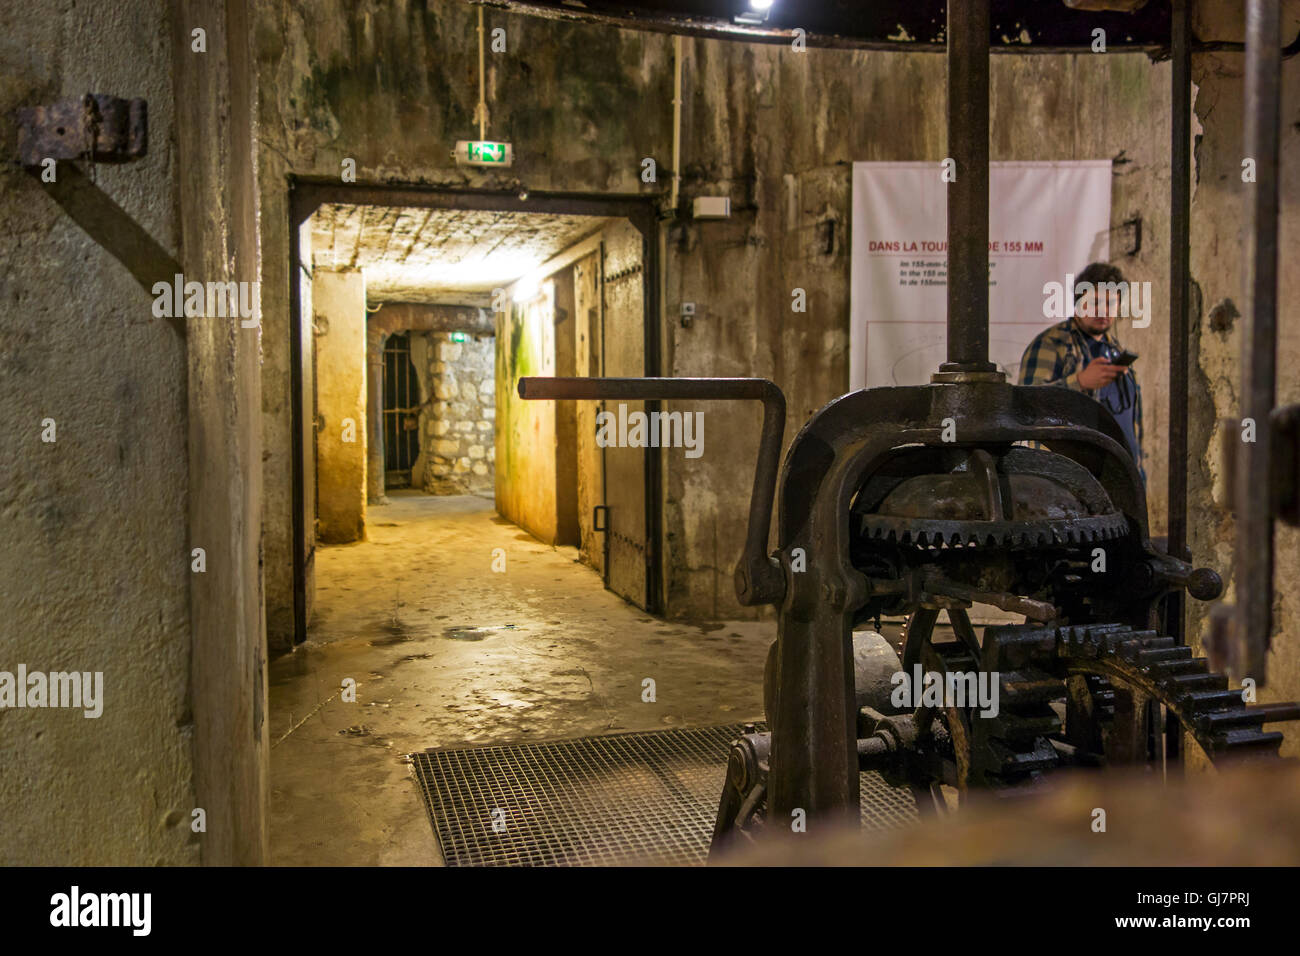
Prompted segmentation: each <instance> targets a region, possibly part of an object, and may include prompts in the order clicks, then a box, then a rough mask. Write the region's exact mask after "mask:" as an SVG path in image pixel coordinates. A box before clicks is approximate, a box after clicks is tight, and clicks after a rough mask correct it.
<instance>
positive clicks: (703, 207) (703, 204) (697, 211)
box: [691, 196, 731, 219]
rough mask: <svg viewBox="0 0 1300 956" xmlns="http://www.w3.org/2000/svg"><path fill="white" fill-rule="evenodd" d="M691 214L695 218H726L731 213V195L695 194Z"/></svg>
mask: <svg viewBox="0 0 1300 956" xmlns="http://www.w3.org/2000/svg"><path fill="white" fill-rule="evenodd" d="M691 215H692V216H693V217H694V218H696V219H726V218H728V217H729V216H730V215H731V197H730V196H696V197H695V200H694V202H693V204H692V205H691Z"/></svg>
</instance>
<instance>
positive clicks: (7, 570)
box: [0, 0, 266, 865]
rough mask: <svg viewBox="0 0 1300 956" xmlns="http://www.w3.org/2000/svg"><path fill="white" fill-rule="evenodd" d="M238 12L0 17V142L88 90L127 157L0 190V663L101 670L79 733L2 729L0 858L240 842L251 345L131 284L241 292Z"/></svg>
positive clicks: (249, 691)
mask: <svg viewBox="0 0 1300 956" xmlns="http://www.w3.org/2000/svg"><path fill="white" fill-rule="evenodd" d="M246 13H247V10H246V5H245V4H243V3H241V2H238V0H235V2H230V3H215V2H197V0H196V2H182V3H178V4H168V3H161V2H158V0H123V2H121V3H115V4H111V5H98V6H96V5H91V6H80V7H78V8H77V9H76V10H75V11H73V10H71V9H70V8H68V7H67V6H66V5H65V4H62V3H47V2H36V3H30V4H26V5H24V6H23V8H22V10H21V11H18V10H14V11H7V12H6V18H5V21H6V22H5V30H4V40H3V42H2V43H0V130H2V132H3V138H4V140H5V141H6V142H8V143H10V144H12V143H14V142H15V140H16V131H15V129H14V117H13V110H14V109H16V108H18V107H24V106H36V105H42V104H49V103H53V102H55V101H57V100H60V99H64V98H70V97H79V96H81V95H83V94H85V93H86V92H88V91H93V92H97V93H99V92H102V93H111V94H115V95H120V96H130V97H141V98H143V99H145V100H146V101H147V103H148V111H149V148H148V154H147V156H146V157H144V158H143V159H139V160H137V161H135V162H132V163H129V164H125V165H122V166H105V165H102V164H101V165H98V166H97V167H96V168H95V170H94V181H93V183H92V182H90V181H89V179H88V177H87V176H86V175H85V167H84V164H83V163H76V164H71V163H60V164H59V165H58V167H57V179H56V181H55V182H54V183H41V182H40V181H38V179H37V178H35V177H33V176H31V175H29V174H28V173H25V172H23V171H21V170H19V169H17V168H12V167H11V168H10V169H9V170H8V171H7V174H6V175H4V176H3V177H0V217H2V218H3V220H4V221H5V223H6V228H5V230H4V231H3V235H0V261H2V262H3V263H4V265H3V267H0V303H3V304H2V305H0V310H2V316H0V369H2V371H0V462H3V463H4V480H3V482H0V512H2V513H3V515H4V526H5V535H6V543H5V547H4V548H3V549H0V581H3V582H4V583H3V586H2V587H0V621H2V622H3V624H0V670H6V671H9V672H10V673H12V672H13V671H15V670H16V669H17V666H18V665H20V664H21V665H25V666H26V667H27V668H28V669H29V670H30V671H42V672H44V671H63V672H68V671H77V672H83V673H90V674H92V675H93V674H95V673H101V674H102V675H103V678H102V679H103V685H102V686H103V695H102V700H101V702H100V703H101V705H102V713H101V715H100V716H99V717H97V718H87V717H84V716H83V712H82V710H77V709H52V708H46V709H21V710H19V709H12V708H10V707H6V708H5V709H3V710H0V764H3V766H4V767H5V768H6V769H5V772H4V773H3V774H0V820H3V821H4V823H3V826H0V861H3V862H5V863H11V864H16V863H25V864H65V865H72V864H77V865H103V864H109V863H112V864H120V865H154V864H173V865H174V864H185V863H198V862H200V861H204V862H212V863H255V862H259V861H260V860H261V859H262V857H263V853H264V850H265V836H266V832H265V823H264V818H263V808H264V805H265V777H264V770H265V739H266V738H265V733H266V732H265V726H264V721H263V719H262V718H263V716H264V707H263V705H264V702H265V676H264V667H263V663H264V658H265V645H264V642H263V631H262V621H263V608H262V600H261V587H260V576H259V544H260V536H259V533H258V524H259V519H260V514H259V510H260V509H259V500H260V488H259V478H258V471H259V458H260V432H259V430H258V429H256V428H254V427H250V426H251V423H252V420H251V417H250V416H253V415H255V410H256V409H257V407H258V405H259V401H260V399H259V392H258V389H259V376H258V374H257V358H258V343H259V335H260V331H259V329H258V328H257V323H256V318H255V317H254V319H253V320H252V324H251V327H243V325H242V324H241V322H240V320H239V319H238V318H229V317H227V318H218V317H211V316H192V317H190V318H188V319H184V318H181V319H178V320H176V321H169V320H167V319H165V318H157V317H155V314H154V308H153V307H154V302H155V293H154V288H153V283H154V282H155V281H161V280H167V281H171V280H172V279H173V277H174V275H175V274H176V273H178V272H180V273H183V274H184V276H185V277H186V279H187V280H193V281H200V282H225V281H237V282H248V283H252V284H253V286H252V287H250V288H249V289H248V291H250V292H253V296H252V301H254V302H255V301H256V294H255V283H256V280H257V278H258V274H257V242H258V235H257V229H256V216H257V207H256V195H257V193H256V187H255V173H256V165H255V162H254V156H253V141H254V135H253V130H252V126H251V119H252V117H253V116H255V112H256V109H255V97H256V89H255V86H254V83H253V74H252V67H251V63H249V62H247V60H243V61H241V59H240V58H241V56H246V53H247V51H248V48H249V44H248V33H249V22H248V20H247V17H246ZM197 23H202V24H203V25H204V28H205V30H206V37H205V39H206V52H205V53H203V54H191V36H190V28H191V25H192V24H197ZM200 56H201V57H203V59H199V57H200ZM191 57H192V58H191ZM178 103H179V104H182V106H181V107H180V108H178V106H177V104H178ZM81 223H84V224H86V228H85V229H83V227H82V225H80V224H81ZM141 231H142V232H141ZM142 234H143V238H141V239H140V241H139V242H138V243H136V244H134V245H129V240H130V239H131V238H132V237H133V236H135V237H141V235H142ZM182 330H183V331H182ZM46 420H50V422H51V423H52V424H51V425H50V427H51V429H52V431H50V432H47V433H46V434H48V435H49V437H51V438H52V439H53V440H51V441H45V440H43V437H42V432H43V431H44V429H43V427H42V422H43V421H46ZM196 548H201V549H202V553H203V563H202V564H201V565H196V564H195V557H194V549H196ZM198 567H202V568H203V570H202V571H198V570H195V569H196V568H198ZM196 808H202V809H203V810H204V811H205V814H206V830H205V832H203V833H199V832H196V831H195V830H194V829H192V827H191V822H192V820H193V819H194V817H193V811H194V810H195V809H196Z"/></svg>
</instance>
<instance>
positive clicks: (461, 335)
mask: <svg viewBox="0 0 1300 956" xmlns="http://www.w3.org/2000/svg"><path fill="white" fill-rule="evenodd" d="M451 340H452V341H453V342H468V341H469V333H468V332H453V333H451Z"/></svg>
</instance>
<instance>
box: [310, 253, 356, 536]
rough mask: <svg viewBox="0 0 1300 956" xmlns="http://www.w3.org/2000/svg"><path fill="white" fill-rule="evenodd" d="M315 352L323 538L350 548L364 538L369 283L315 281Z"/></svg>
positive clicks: (340, 277)
mask: <svg viewBox="0 0 1300 956" xmlns="http://www.w3.org/2000/svg"><path fill="white" fill-rule="evenodd" d="M311 296H312V315H313V317H314V320H315V321H314V324H315V339H314V341H315V349H316V415H317V422H318V427H317V429H316V485H317V492H316V494H317V498H316V505H317V521H318V522H319V525H318V527H319V535H320V540H321V542H322V543H325V544H346V543H347V542H349V541H358V540H360V539H361V538H364V537H365V535H366V283H365V279H364V278H363V276H362V274H361V273H360V272H327V271H325V270H322V269H317V270H316V272H315V273H314V274H313V277H312V292H311Z"/></svg>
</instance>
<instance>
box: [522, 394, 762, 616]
mask: <svg viewBox="0 0 1300 956" xmlns="http://www.w3.org/2000/svg"><path fill="white" fill-rule="evenodd" d="M519 397H520V398H522V399H526V400H529V401H573V400H577V401H602V400H606V399H615V400H618V399H623V400H625V401H660V400H664V399H668V400H673V399H676V400H680V401H725V402H737V401H758V402H762V403H763V431H762V434H761V437H760V438H759V442H758V464H757V465H756V466H755V467H754V489H753V491H752V492H751V494H750V497H749V526H748V528H747V530H746V532H745V551H744V554H742V555H741V557H740V562H739V563H738V564H737V565H736V597H737V598H738V599H739V601H740V603H741V604H744V605H746V606H750V607H752V606H754V605H758V604H779V603H780V602H781V601H782V600H783V599H784V598H785V576H784V574H783V573H782V571H781V566H780V564H779V563H778V562H777V561H775V560H774V559H773V558H770V557H769V556H768V554H767V536H768V532H769V531H770V529H771V527H772V504H773V501H774V500H775V498H776V478H777V471H778V469H779V468H780V465H781V439H782V437H783V436H784V435H785V395H783V394H782V392H781V390H780V389H779V388H777V387H776V385H774V384H773V383H772V382H769V381H768V380H767V379H765V378H585V377H555V378H543V377H537V376H526V377H524V378H521V379H520V380H519Z"/></svg>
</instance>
